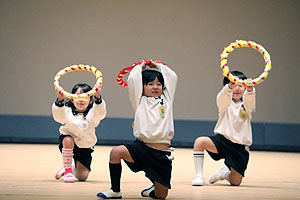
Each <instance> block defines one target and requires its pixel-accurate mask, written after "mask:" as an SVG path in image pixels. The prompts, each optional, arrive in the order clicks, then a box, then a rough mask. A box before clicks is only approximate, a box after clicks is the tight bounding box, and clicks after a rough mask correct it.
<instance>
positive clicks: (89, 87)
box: [66, 83, 93, 116]
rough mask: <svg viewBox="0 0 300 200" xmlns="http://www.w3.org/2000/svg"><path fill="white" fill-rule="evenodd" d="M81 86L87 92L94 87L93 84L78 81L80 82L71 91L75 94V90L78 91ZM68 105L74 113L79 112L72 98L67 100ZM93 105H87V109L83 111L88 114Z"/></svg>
mask: <svg viewBox="0 0 300 200" xmlns="http://www.w3.org/2000/svg"><path fill="white" fill-rule="evenodd" d="M79 88H80V89H81V90H82V91H83V92H84V93H86V92H88V91H90V90H92V89H93V88H92V87H91V86H89V85H88V84H86V83H78V84H76V85H74V87H73V88H72V91H71V93H72V94H75V92H76V91H77V90H78V89H79ZM92 98H93V96H91V97H90V99H92ZM66 106H68V107H71V108H72V112H73V115H76V114H77V111H76V108H75V106H74V104H73V102H72V100H71V99H70V100H68V101H67V102H66ZM91 107H92V104H89V105H88V107H87V109H86V111H84V113H83V114H84V116H86V115H87V113H88V112H89V110H90V109H91Z"/></svg>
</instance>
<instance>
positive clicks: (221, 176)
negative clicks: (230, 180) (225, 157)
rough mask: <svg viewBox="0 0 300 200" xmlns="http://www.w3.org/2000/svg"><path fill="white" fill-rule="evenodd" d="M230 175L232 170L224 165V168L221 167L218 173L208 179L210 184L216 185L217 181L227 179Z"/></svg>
mask: <svg viewBox="0 0 300 200" xmlns="http://www.w3.org/2000/svg"><path fill="white" fill-rule="evenodd" d="M228 173H230V170H229V169H228V167H227V166H226V165H224V166H223V167H221V168H220V169H219V170H218V171H216V172H215V173H213V174H212V175H211V176H210V177H209V178H208V182H209V183H210V184H214V183H215V182H217V181H222V180H224V179H225V177H226V176H227V174H228Z"/></svg>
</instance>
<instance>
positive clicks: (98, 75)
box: [54, 64, 102, 99]
mask: <svg viewBox="0 0 300 200" xmlns="http://www.w3.org/2000/svg"><path fill="white" fill-rule="evenodd" d="M76 70H85V71H90V72H92V73H93V74H94V75H95V76H96V79H97V81H96V84H100V83H102V73H101V72H100V71H99V70H98V69H97V68H96V67H94V66H90V65H84V64H79V65H71V66H69V67H65V68H64V69H62V70H60V71H59V72H58V73H57V74H56V75H55V77H54V86H55V87H57V88H59V89H61V94H62V95H63V96H64V97H66V98H70V99H78V98H89V97H90V96H92V95H94V94H95V93H96V88H95V87H94V88H93V89H92V90H90V91H88V92H87V93H82V94H79V95H77V94H71V93H69V92H66V91H65V90H64V89H63V88H62V87H61V86H60V85H59V82H58V80H59V79H60V78H61V77H62V76H63V75H64V74H66V73H68V72H71V71H76Z"/></svg>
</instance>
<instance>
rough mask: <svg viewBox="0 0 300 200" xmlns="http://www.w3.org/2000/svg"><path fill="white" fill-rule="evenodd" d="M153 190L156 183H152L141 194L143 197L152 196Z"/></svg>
mask: <svg viewBox="0 0 300 200" xmlns="http://www.w3.org/2000/svg"><path fill="white" fill-rule="evenodd" d="M153 190H155V187H154V185H152V186H151V187H149V188H147V189H144V190H142V192H141V195H142V197H150V192H152V191H153Z"/></svg>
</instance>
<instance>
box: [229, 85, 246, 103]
mask: <svg viewBox="0 0 300 200" xmlns="http://www.w3.org/2000/svg"><path fill="white" fill-rule="evenodd" d="M245 89H246V87H245V86H242V85H238V84H234V85H233V89H232V99H233V100H240V99H241V98H242V97H243V95H244V92H245Z"/></svg>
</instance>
